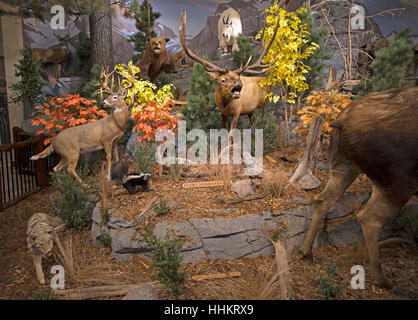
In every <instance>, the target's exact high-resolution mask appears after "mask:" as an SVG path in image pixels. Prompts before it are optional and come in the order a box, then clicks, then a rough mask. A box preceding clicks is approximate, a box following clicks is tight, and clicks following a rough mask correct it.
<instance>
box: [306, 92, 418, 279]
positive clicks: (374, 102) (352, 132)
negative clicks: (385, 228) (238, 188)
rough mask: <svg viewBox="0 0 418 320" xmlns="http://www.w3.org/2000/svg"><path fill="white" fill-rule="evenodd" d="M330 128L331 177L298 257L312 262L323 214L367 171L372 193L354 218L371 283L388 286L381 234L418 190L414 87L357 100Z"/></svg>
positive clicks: (417, 106)
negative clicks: (365, 248)
mask: <svg viewBox="0 0 418 320" xmlns="http://www.w3.org/2000/svg"><path fill="white" fill-rule="evenodd" d="M332 127H333V128H334V130H333V132H332V134H331V142H330V150H329V153H330V165H331V176H330V178H329V181H328V183H327V186H326V187H325V189H324V191H323V192H322V193H321V194H320V195H318V196H317V197H316V198H315V200H314V213H313V216H312V222H311V225H310V227H309V232H308V235H307V238H306V240H305V243H304V244H303V246H302V248H301V253H302V254H303V256H305V257H307V258H312V244H313V242H314V239H315V237H316V234H317V231H318V229H319V224H320V222H321V221H322V219H323V217H324V216H325V214H326V212H327V211H328V209H329V208H330V207H331V206H332V205H333V204H334V203H335V202H336V201H337V200H338V199H339V198H340V197H341V195H342V194H343V193H344V191H345V190H346V189H347V188H348V187H349V186H350V185H351V184H352V182H353V181H354V180H355V179H356V177H357V176H358V175H359V174H360V173H365V174H366V175H367V177H369V178H370V180H371V182H372V186H373V192H372V197H371V199H370V200H369V202H368V203H367V205H366V207H365V208H364V209H363V210H362V211H361V212H360V213H359V214H358V220H359V222H360V224H361V227H362V230H363V235H364V240H365V243H366V246H367V250H368V254H369V264H370V268H371V272H372V277H373V279H374V281H375V284H376V285H378V286H383V287H390V286H391V283H390V281H389V280H388V279H387V278H386V277H385V276H384V274H383V272H382V268H381V265H380V258H379V251H378V239H379V231H380V229H381V227H382V225H383V224H384V222H385V221H386V220H387V219H389V218H393V217H394V216H396V215H397V214H399V212H400V210H401V209H402V207H403V206H404V205H405V204H406V203H407V202H408V201H409V199H410V198H411V197H412V195H414V194H415V193H416V192H417V191H418V87H411V88H406V89H405V88H404V89H393V90H388V91H384V92H376V93H372V94H369V95H367V96H365V97H363V98H361V99H359V100H356V101H354V102H352V103H351V104H350V105H349V106H348V107H347V108H346V109H344V110H343V111H342V112H341V113H340V115H339V116H338V117H337V119H336V121H335V122H334V123H333V124H332Z"/></svg>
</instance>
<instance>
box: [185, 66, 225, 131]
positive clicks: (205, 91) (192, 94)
mask: <svg viewBox="0 0 418 320" xmlns="http://www.w3.org/2000/svg"><path fill="white" fill-rule="evenodd" d="M215 88H216V82H215V80H213V79H212V78H211V77H210V76H209V75H208V74H207V73H206V71H205V68H204V67H203V66H202V65H201V64H200V63H195V64H194V66H193V72H192V77H191V79H190V90H189V93H188V95H187V105H186V106H184V107H183V108H182V109H181V113H182V114H183V119H184V120H185V121H186V122H187V129H189V130H192V129H203V130H209V129H221V128H223V125H222V114H221V112H220V111H219V110H218V109H217V108H216V105H215Z"/></svg>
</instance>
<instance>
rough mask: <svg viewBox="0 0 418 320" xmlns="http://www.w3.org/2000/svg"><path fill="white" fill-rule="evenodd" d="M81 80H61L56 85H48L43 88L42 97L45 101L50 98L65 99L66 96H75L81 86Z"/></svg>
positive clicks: (74, 78)
mask: <svg viewBox="0 0 418 320" xmlns="http://www.w3.org/2000/svg"><path fill="white" fill-rule="evenodd" d="M80 81H81V78H77V77H73V78H60V79H59V80H58V81H57V82H56V83H55V84H54V85H46V86H43V87H42V89H41V90H42V95H43V96H44V100H47V99H48V97H60V98H64V97H65V95H68V94H74V93H75V92H76V90H77V88H78V86H79V84H80Z"/></svg>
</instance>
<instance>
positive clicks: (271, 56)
mask: <svg viewBox="0 0 418 320" xmlns="http://www.w3.org/2000/svg"><path fill="white" fill-rule="evenodd" d="M306 11H307V9H306V8H304V7H302V8H300V9H298V10H297V11H296V13H295V12H287V11H286V10H284V9H282V8H280V6H279V3H278V0H275V1H274V3H273V5H272V6H271V7H270V8H268V9H266V10H265V11H264V12H263V15H266V26H265V27H264V28H263V29H262V30H261V31H260V32H259V34H258V35H257V36H256V39H261V37H263V40H264V42H265V43H269V42H270V40H271V38H272V37H273V35H274V30H275V28H276V25H277V23H279V28H278V30H277V34H276V38H275V40H274V42H273V43H272V45H271V47H270V50H269V51H268V53H267V55H266V56H265V57H264V59H263V61H262V62H263V63H265V64H270V63H273V62H274V61H275V60H276V59H278V60H277V62H276V63H275V64H274V65H273V66H272V67H271V68H270V69H269V71H268V72H269V74H268V76H267V77H266V78H265V79H263V80H262V81H261V82H260V85H261V86H267V85H268V86H272V87H279V89H280V93H278V94H277V93H273V92H272V93H270V94H269V95H268V96H267V97H268V99H269V100H270V101H272V102H274V103H277V102H279V101H280V100H282V101H283V104H284V107H285V122H286V128H287V137H288V141H289V139H290V123H291V121H292V113H293V105H294V104H295V103H296V98H297V95H298V93H301V92H304V91H307V90H308V89H309V86H308V84H307V80H306V74H307V73H308V72H309V71H310V70H311V68H310V67H309V66H308V65H306V64H305V63H304V61H306V59H308V58H309V57H310V56H311V55H312V54H313V53H314V52H315V50H316V49H317V48H319V46H318V45H317V44H316V43H314V42H310V40H309V35H310V33H309V32H308V30H307V24H305V23H302V21H301V19H300V18H299V16H298V15H300V14H302V13H303V12H306ZM288 104H290V109H289V106H288Z"/></svg>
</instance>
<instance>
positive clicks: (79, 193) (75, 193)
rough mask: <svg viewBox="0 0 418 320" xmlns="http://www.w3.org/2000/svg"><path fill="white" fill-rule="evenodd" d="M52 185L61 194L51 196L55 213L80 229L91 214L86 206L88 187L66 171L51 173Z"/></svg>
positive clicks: (88, 195)
mask: <svg viewBox="0 0 418 320" xmlns="http://www.w3.org/2000/svg"><path fill="white" fill-rule="evenodd" d="M51 177H52V185H53V186H54V187H55V188H56V189H57V190H58V192H59V195H52V196H51V198H50V199H51V203H52V206H53V208H54V209H53V214H54V215H57V216H59V217H61V218H62V219H63V220H64V221H65V222H66V223H67V225H68V226H71V227H73V228H74V229H75V230H76V231H80V230H81V229H82V228H83V227H84V226H85V225H86V224H87V222H88V221H90V219H91V216H90V214H89V212H88V210H87V208H86V203H87V200H88V199H89V198H90V194H89V192H88V191H87V189H86V188H85V187H84V186H83V185H82V184H81V183H80V182H78V181H77V180H76V179H74V178H73V177H72V176H70V175H69V174H68V173H67V172H66V171H62V172H55V173H52V174H51Z"/></svg>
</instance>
